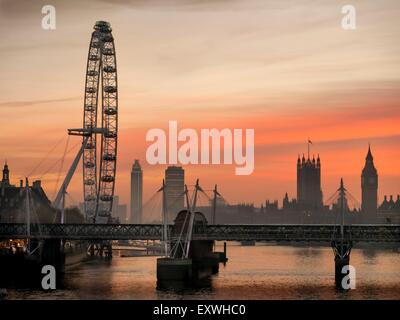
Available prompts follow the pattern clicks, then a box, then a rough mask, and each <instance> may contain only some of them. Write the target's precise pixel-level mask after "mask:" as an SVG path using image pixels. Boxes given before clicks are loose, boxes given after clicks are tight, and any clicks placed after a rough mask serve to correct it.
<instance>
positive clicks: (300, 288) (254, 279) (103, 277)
mask: <svg viewBox="0 0 400 320" xmlns="http://www.w3.org/2000/svg"><path fill="white" fill-rule="evenodd" d="M220 245H221V244H219V245H218V246H217V250H218V251H222V248H221V247H220ZM228 258H229V261H228V262H227V264H226V265H225V266H223V265H222V264H221V266H220V270H219V273H218V274H216V275H213V276H212V277H211V278H210V279H209V281H204V282H202V283H201V286H200V287H199V288H196V289H171V290H163V291H160V290H157V289H156V287H157V284H156V282H157V281H156V259H157V257H151V256H144V257H124V258H123V257H119V256H118V255H117V254H115V255H114V257H113V259H112V261H105V260H90V261H86V262H83V263H80V264H79V265H77V266H75V267H73V268H70V269H69V270H68V271H67V273H66V275H65V278H64V284H63V287H62V288H60V289H57V290H55V291H52V292H44V291H36V290H22V289H18V290H16V289H9V290H8V299H205V300H206V299H400V252H399V251H398V249H397V250H396V249H382V248H379V249H377V248H371V247H369V248H362V249H361V248H357V247H356V248H354V249H353V250H352V253H351V258H350V264H351V265H352V266H354V267H355V269H356V289H354V290H350V291H348V292H340V291H338V290H337V289H335V286H334V261H333V253H332V249H331V248H330V247H300V246H275V245H265V244H260V243H258V244H257V245H256V246H240V245H239V244H238V243H233V242H232V243H228Z"/></svg>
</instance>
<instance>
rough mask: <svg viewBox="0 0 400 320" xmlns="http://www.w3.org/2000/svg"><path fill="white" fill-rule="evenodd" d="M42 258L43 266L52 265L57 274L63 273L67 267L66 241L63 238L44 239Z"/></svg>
mask: <svg viewBox="0 0 400 320" xmlns="http://www.w3.org/2000/svg"><path fill="white" fill-rule="evenodd" d="M40 260H41V264H42V266H44V265H52V266H54V268H55V269H56V271H57V274H59V273H63V272H64V267H65V253H64V241H63V240H61V239H46V240H44V241H43V246H42V250H41V259H40Z"/></svg>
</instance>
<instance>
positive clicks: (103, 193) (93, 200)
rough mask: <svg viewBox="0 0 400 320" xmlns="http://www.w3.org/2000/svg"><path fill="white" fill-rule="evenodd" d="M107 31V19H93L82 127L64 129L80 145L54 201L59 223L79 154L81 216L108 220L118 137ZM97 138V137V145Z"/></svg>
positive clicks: (112, 60)
mask: <svg viewBox="0 0 400 320" xmlns="http://www.w3.org/2000/svg"><path fill="white" fill-rule="evenodd" d="M111 31H112V30H111V26H110V24H109V23H108V22H105V21H97V22H96V24H95V26H94V31H93V33H92V37H91V40H90V45H89V53H88V58H87V67H86V79H85V99H84V107H83V127H82V128H79V129H68V133H69V134H70V135H79V136H82V137H83V141H82V146H81V148H80V150H79V152H78V154H77V155H76V157H75V160H74V161H73V163H72V165H71V168H70V169H69V171H68V173H67V175H66V177H65V180H64V182H63V184H62V186H61V188H60V190H59V192H58V194H57V197H56V199H55V201H54V203H55V206H56V207H57V208H60V209H61V211H62V216H61V217H62V219H61V221H62V223H63V208H64V205H63V203H64V200H63V199H64V198H65V194H66V189H67V187H68V185H69V183H70V181H71V179H72V176H73V174H74V172H75V170H76V167H77V165H78V163H79V161H80V158H81V157H83V199H84V213H85V218H86V220H87V221H88V222H91V223H109V222H110V218H111V210H112V204H113V197H114V187H115V172H116V164H117V138H118V85H117V63H116V57H115V46H114V38H113V36H112V33H111ZM100 114H101V116H100ZM99 136H100V139H99ZM98 140H100V144H99V145H98Z"/></svg>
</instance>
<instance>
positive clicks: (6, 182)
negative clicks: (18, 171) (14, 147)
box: [2, 160, 10, 185]
mask: <svg viewBox="0 0 400 320" xmlns="http://www.w3.org/2000/svg"><path fill="white" fill-rule="evenodd" d="M9 184H10V170H9V169H8V165H7V160H6V161H5V163H4V168H3V179H2V185H9Z"/></svg>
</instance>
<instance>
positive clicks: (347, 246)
mask: <svg viewBox="0 0 400 320" xmlns="http://www.w3.org/2000/svg"><path fill="white" fill-rule="evenodd" d="M337 192H338V199H337V200H338V205H339V208H340V216H341V217H340V218H341V222H340V237H339V238H338V239H335V238H334V240H332V244H331V245H332V249H333V253H334V255H335V285H336V287H337V288H338V289H341V290H348V289H349V288H350V287H349V286H344V285H343V282H344V281H346V279H345V278H346V277H347V276H348V272H350V271H349V268H347V270H346V268H345V267H346V266H349V265H350V253H351V248H352V246H353V245H352V241H351V239H350V238H349V236H348V235H346V234H345V230H344V226H345V221H344V217H345V209H346V207H347V206H346V204H347V199H346V189H345V187H344V184H343V178H342V179H340V187H339V189H338V190H337ZM335 235H336V233H334V237H335Z"/></svg>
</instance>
